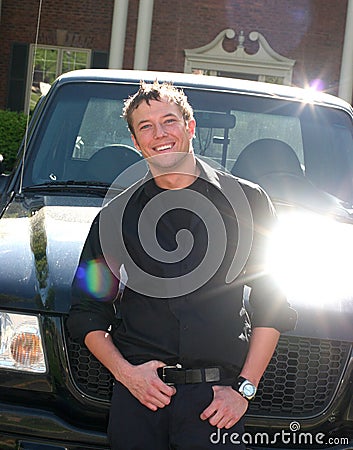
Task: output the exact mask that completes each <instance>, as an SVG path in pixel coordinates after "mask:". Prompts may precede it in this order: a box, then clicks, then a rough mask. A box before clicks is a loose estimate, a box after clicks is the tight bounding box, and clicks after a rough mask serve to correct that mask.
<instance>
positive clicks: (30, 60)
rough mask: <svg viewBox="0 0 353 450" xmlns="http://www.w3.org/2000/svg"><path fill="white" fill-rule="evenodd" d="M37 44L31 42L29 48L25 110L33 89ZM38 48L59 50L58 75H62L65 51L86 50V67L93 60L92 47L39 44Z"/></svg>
mask: <svg viewBox="0 0 353 450" xmlns="http://www.w3.org/2000/svg"><path fill="white" fill-rule="evenodd" d="M35 48H36V46H35V44H31V45H30V48H29V57H28V66H27V81H26V99H25V109H24V110H25V111H28V106H29V102H30V97H31V89H32V85H31V83H32V70H33V60H34V52H35ZM37 48H40V49H42V48H47V49H48V50H59V54H58V59H57V61H56V77H58V76H59V75H61V68H62V55H63V52H64V51H74V52H85V53H87V64H86V67H87V68H89V67H90V62H91V53H92V51H91V49H88V48H78V47H62V46H58V45H41V44H39V45H38V46H37Z"/></svg>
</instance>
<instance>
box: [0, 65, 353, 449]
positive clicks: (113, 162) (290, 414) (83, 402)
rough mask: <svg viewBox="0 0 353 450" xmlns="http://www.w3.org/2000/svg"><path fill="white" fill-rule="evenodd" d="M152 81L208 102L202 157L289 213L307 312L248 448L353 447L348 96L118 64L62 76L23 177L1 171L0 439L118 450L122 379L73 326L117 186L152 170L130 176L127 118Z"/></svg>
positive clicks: (283, 344) (200, 110) (21, 164)
mask: <svg viewBox="0 0 353 450" xmlns="http://www.w3.org/2000/svg"><path fill="white" fill-rule="evenodd" d="M141 79H143V80H146V81H154V80H155V79H158V80H159V81H171V82H173V83H174V84H175V85H177V86H181V87H182V88H183V89H184V91H185V93H186V94H187V96H188V98H189V100H190V102H191V104H192V106H193V108H194V110H195V116H196V120H197V125H198V126H197V130H196V137H195V139H194V148H195V152H196V153H197V154H198V155H199V156H200V158H204V159H205V160H206V161H209V162H210V164H216V165H220V166H222V167H223V168H224V170H227V171H229V172H231V173H233V174H234V175H236V176H239V177H242V178H246V179H250V180H251V181H254V182H256V183H258V184H260V185H261V186H263V187H264V188H265V190H266V191H267V192H268V194H269V195H270V197H271V198H272V201H273V202H274V204H275V207H276V209H277V212H278V217H279V227H278V230H276V233H275V234H274V236H273V247H272V251H271V265H272V270H273V271H274V273H275V274H276V276H277V277H278V280H279V282H280V283H281V284H282V286H283V288H284V289H285V290H286V293H287V295H288V298H289V300H290V302H291V304H292V305H293V306H294V307H295V309H296V310H297V311H298V314H299V320H298V325H297V328H296V330H295V331H294V332H291V333H288V334H284V335H282V336H281V338H280V342H279V345H278V348H277V350H276V352H275V355H274V356H273V358H272V360H271V362H270V365H269V367H268V370H267V371H266V373H265V375H264V377H263V379H262V381H261V385H260V388H259V391H258V395H257V396H256V399H255V400H254V401H253V402H252V404H251V407H250V410H249V414H248V421H247V432H248V435H247V440H248V442H247V444H248V446H249V447H250V448H267V449H269V448H301V449H302V448H334V449H352V448H353V385H352V381H353V352H352V345H353V272H352V258H353V215H352V213H353V210H352V205H353V135H352V132H353V124H352V118H353V110H352V108H351V106H350V105H348V104H347V103H345V102H343V101H341V100H340V99H338V98H335V97H333V96H329V95H325V94H322V93H315V92H313V91H305V90H301V89H295V88H293V87H286V86H276V85H272V84H261V83H257V82H249V81H244V80H236V79H222V78H216V77H206V76H199V75H186V74H171V73H151V72H137V71H110V70H85V71H75V72H71V73H69V74H65V75H63V76H61V77H60V78H59V79H57V80H56V81H55V83H54V84H53V85H52V87H51V89H50V91H49V92H48V94H47V95H45V96H44V97H43V98H41V100H40V101H39V103H38V105H37V107H36V110H35V112H34V114H33V117H32V120H31V122H30V126H29V129H28V133H27V135H26V139H24V142H23V144H22V146H21V148H20V149H19V154H18V161H17V164H16V166H15V168H14V170H13V172H12V173H11V174H3V175H1V176H0V194H1V203H0V448H1V449H3V450H15V449H23V450H29V449H31V450H33V449H35V450H64V449H67V450H88V449H96V450H98V449H99V450H103V449H107V448H108V444H107V440H106V434H105V430H106V425H107V415H108V410H109V399H110V394H111V389H112V377H111V375H110V374H109V373H108V372H107V370H105V369H104V368H103V367H102V366H101V365H100V364H99V363H98V361H97V360H95V358H94V357H92V356H91V355H90V353H89V352H88V350H87V349H86V348H85V347H82V346H80V345H79V344H77V343H76V342H73V341H72V339H71V338H70V336H69V335H68V333H67V330H66V328H65V320H66V317H67V313H68V310H69V307H70V287H71V282H72V278H73V275H74V272H75V269H76V266H77V263H78V259H79V255H80V252H81V249H82V246H83V243H84V241H85V238H86V236H87V233H88V230H89V227H90V224H91V221H92V220H93V218H94V216H95V215H96V214H97V212H98V211H99V209H100V208H101V206H102V204H103V202H104V201H105V199H106V196H107V193H108V192H110V195H111V192H112V191H113V192H115V193H118V192H120V191H121V190H122V189H124V188H125V187H127V186H128V185H129V184H131V183H132V182H134V181H135V180H136V179H138V178H139V177H141V176H142V175H143V172H144V170H145V168H144V167H143V164H142V163H140V164H139V165H138V168H139V169H136V170H127V171H125V169H126V168H128V167H132V166H133V165H135V163H137V162H139V161H140V160H141V155H140V154H139V153H138V152H137V151H136V150H135V149H134V148H133V145H132V142H131V140H130V136H129V133H128V130H127V127H126V125H125V123H124V121H123V119H122V118H121V110H122V104H123V100H124V99H125V98H127V97H128V96H129V95H130V94H131V93H133V92H135V91H136V89H137V86H138V84H139V81H140V80H141ZM0 153H1V149H0ZM141 164H142V165H141ZM136 167H137V166H136ZM122 173H123V175H121V174H122ZM117 177H118V182H116V179H117ZM114 180H115V181H114ZM113 181H114V183H113ZM100 282H101V280H100V278H99V274H97V273H92V274H91V275H90V277H88V279H87V283H90V284H91V285H92V287H94V285H95V284H96V285H97V284H99V283H100ZM213 439H214V440H217V439H218V438H217V436H213Z"/></svg>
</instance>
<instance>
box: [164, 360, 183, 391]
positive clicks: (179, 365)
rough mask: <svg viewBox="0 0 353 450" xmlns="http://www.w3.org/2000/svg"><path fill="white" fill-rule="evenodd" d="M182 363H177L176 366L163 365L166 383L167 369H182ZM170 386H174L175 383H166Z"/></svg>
mask: <svg viewBox="0 0 353 450" xmlns="http://www.w3.org/2000/svg"><path fill="white" fill-rule="evenodd" d="M181 367H182V366H181V364H175V366H163V367H162V381H163V382H164V383H165V378H166V376H167V375H166V373H165V370H166V369H181ZM165 384H166V385H168V386H174V384H175V383H165Z"/></svg>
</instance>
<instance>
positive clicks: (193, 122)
mask: <svg viewBox="0 0 353 450" xmlns="http://www.w3.org/2000/svg"><path fill="white" fill-rule="evenodd" d="M187 128H188V131H189V133H190V139H192V138H193V137H194V136H195V129H196V120H195V119H190V120H188V124H187Z"/></svg>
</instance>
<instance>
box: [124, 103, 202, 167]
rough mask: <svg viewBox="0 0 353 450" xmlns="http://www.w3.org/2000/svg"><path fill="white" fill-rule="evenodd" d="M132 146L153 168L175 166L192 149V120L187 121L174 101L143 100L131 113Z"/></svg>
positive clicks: (193, 127) (193, 126) (193, 129)
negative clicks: (148, 102) (148, 101)
mask: <svg viewBox="0 0 353 450" xmlns="http://www.w3.org/2000/svg"><path fill="white" fill-rule="evenodd" d="M132 125H133V129H134V133H135V136H132V139H133V141H134V144H135V147H136V148H137V149H138V150H140V151H141V152H142V155H143V156H144V157H145V158H148V163H149V164H150V165H151V166H152V167H155V168H159V169H164V170H165V169H167V170H170V169H171V168H176V167H177V166H178V165H179V164H180V163H181V162H182V161H183V159H184V158H185V157H186V156H187V155H188V154H189V153H191V152H192V145H191V140H192V138H193V136H194V132H195V121H194V120H193V119H192V120H189V121H188V122H187V123H186V122H185V120H184V119H183V116H182V113H181V111H180V110H179V108H178V106H177V105H176V104H175V103H169V102H168V101H166V99H163V98H162V99H161V100H160V101H158V100H152V101H150V104H149V105H148V104H147V103H146V102H142V103H141V104H140V105H139V106H138V108H137V109H135V111H134V112H133V113H132Z"/></svg>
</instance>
